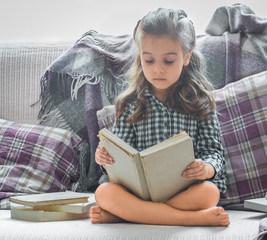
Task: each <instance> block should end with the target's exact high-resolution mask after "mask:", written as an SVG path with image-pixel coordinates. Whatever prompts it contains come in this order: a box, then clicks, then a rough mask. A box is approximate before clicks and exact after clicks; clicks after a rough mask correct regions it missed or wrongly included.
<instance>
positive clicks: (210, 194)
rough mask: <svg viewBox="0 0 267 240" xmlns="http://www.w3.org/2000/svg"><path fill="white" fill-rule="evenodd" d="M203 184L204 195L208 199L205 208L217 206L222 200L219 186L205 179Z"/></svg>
mask: <svg viewBox="0 0 267 240" xmlns="http://www.w3.org/2000/svg"><path fill="white" fill-rule="evenodd" d="M201 184H202V188H203V196H205V200H206V201H204V202H205V203H206V206H205V208H208V207H212V206H216V205H217V203H218V202H219V200H220V191H219V189H218V187H217V186H216V185H215V184H214V183H212V182H210V181H204V182H202V183H201Z"/></svg>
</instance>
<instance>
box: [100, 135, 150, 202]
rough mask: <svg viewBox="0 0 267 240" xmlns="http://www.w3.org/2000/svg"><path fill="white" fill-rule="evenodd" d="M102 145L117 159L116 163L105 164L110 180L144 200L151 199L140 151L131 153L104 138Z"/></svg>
mask: <svg viewBox="0 0 267 240" xmlns="http://www.w3.org/2000/svg"><path fill="white" fill-rule="evenodd" d="M102 139H103V138H102ZM101 146H103V147H105V149H106V150H107V151H108V153H109V154H110V155H111V156H112V157H113V158H114V161H115V163H114V164H112V165H108V164H107V165H106V166H105V168H106V170H107V172H108V176H109V179H110V181H111V182H113V183H117V184H120V185H122V186H124V187H126V188H127V189H129V190H130V191H131V192H133V193H134V194H135V195H136V196H138V197H140V198H142V199H144V200H149V199H150V195H149V192H148V188H147V184H146V182H145V177H144V170H143V168H142V164H141V162H140V157H139V153H138V152H137V151H136V150H135V151H136V153H135V154H129V153H128V152H127V151H125V150H123V149H121V147H120V146H118V145H117V144H115V143H113V142H111V141H108V140H102V141H101Z"/></svg>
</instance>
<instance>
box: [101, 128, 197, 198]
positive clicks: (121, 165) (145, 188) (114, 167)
mask: <svg viewBox="0 0 267 240" xmlns="http://www.w3.org/2000/svg"><path fill="white" fill-rule="evenodd" d="M99 138H100V145H101V146H102V147H105V149H106V150H107V151H108V153H109V154H110V155H111V156H112V157H113V158H114V160H115V163H114V164H111V165H108V164H107V165H105V168H106V171H107V173H108V176H109V179H110V181H111V182H114V183H117V184H120V185H122V186H124V187H126V188H127V189H129V190H130V191H131V192H133V193H134V194H135V195H136V196H138V197H140V198H141V199H144V200H152V201H154V202H162V201H165V200H167V199H169V198H170V197H172V196H173V195H175V194H176V193H178V192H181V191H182V190H184V189H186V188H187V187H188V186H190V185H191V184H192V183H194V182H195V181H194V180H188V179H186V178H184V177H183V176H182V172H183V171H184V170H185V169H186V167H187V166H188V164H190V163H192V162H193V161H194V160H195V156H194V150H193V143H192V139H191V138H190V137H189V136H188V134H187V133H186V132H182V133H180V134H177V135H175V136H173V137H172V138H170V139H167V140H165V141H163V142H161V143H158V144H156V145H154V146H152V147H150V148H147V149H145V150H143V151H140V152H139V151H137V150H136V149H134V148H133V147H131V146H130V145H129V144H127V143H125V142H124V141H123V140H121V139H120V138H118V137H117V136H116V135H114V134H113V133H112V132H110V131H109V130H107V129H102V130H100V132H99Z"/></svg>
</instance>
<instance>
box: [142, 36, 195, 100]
mask: <svg viewBox="0 0 267 240" xmlns="http://www.w3.org/2000/svg"><path fill="white" fill-rule="evenodd" d="M190 56H191V53H188V54H184V52H183V49H182V46H181V45H180V43H179V42H178V41H176V40H174V39H173V38H171V37H170V36H167V35H163V36H155V35H149V34H146V35H144V36H143V37H142V38H141V41H140V57H141V65H142V68H143V72H144V75H145V77H146V79H147V81H149V82H150V83H151V84H152V92H153V94H154V95H155V96H156V97H157V98H159V99H160V100H162V99H164V98H165V94H166V92H167V91H166V90H167V89H168V88H169V87H170V86H171V85H173V84H174V83H175V82H177V81H178V80H179V77H180V75H181V72H182V69H183V66H187V65H188V63H189V60H190Z"/></svg>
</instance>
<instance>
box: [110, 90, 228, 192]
mask: <svg viewBox="0 0 267 240" xmlns="http://www.w3.org/2000/svg"><path fill="white" fill-rule="evenodd" d="M145 97H146V98H147V100H148V102H149V104H150V106H151V111H150V115H149V118H148V120H143V121H141V122H138V123H134V124H129V123H127V122H126V119H127V118H128V117H129V116H130V115H132V114H133V113H134V112H135V110H136V104H135V101H132V102H129V103H128V105H127V107H126V110H125V113H124V114H123V115H122V116H121V117H120V118H119V119H118V123H119V125H118V126H119V127H117V126H116V125H114V128H113V133H114V134H116V135H117V136H118V137H119V138H121V139H122V140H124V141H125V142H127V143H128V144H129V145H131V146H132V147H134V148H135V149H137V150H138V151H141V150H143V149H146V148H148V147H151V146H153V145H155V144H157V143H159V142H162V141H164V140H166V139H168V138H170V137H172V136H174V135H176V134H178V133H180V132H182V131H186V132H187V134H188V135H189V136H190V137H191V138H192V141H193V145H194V151H195V157H196V158H197V159H202V160H203V161H205V162H207V163H210V164H211V165H212V166H213V167H214V169H215V176H214V177H213V178H212V179H211V181H212V182H213V183H214V184H216V185H217V187H218V188H219V190H220V192H225V191H226V181H225V161H224V157H223V156H224V152H223V147H222V145H221V138H220V127H219V125H218V121H217V117H216V115H215V114H214V115H213V116H212V118H211V119H210V120H202V119H196V118H192V117H191V116H190V115H189V114H182V113H180V112H177V111H176V110H170V109H168V108H166V106H164V104H163V103H162V102H160V101H159V100H158V99H156V98H155V97H154V96H153V94H152V93H151V91H150V90H149V89H145ZM163 161H164V160H163Z"/></svg>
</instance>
